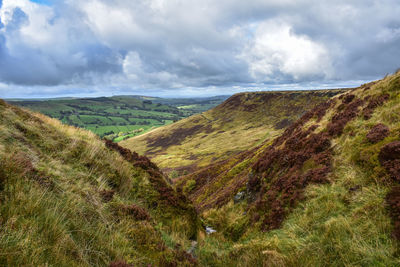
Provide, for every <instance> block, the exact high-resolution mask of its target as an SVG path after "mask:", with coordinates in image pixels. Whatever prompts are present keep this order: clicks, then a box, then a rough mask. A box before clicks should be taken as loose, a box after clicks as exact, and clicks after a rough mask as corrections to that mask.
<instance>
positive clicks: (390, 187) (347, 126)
mask: <svg viewBox="0 0 400 267" xmlns="http://www.w3.org/2000/svg"><path fill="white" fill-rule="evenodd" d="M399 181H400V72H398V73H396V74H394V75H392V76H388V77H386V78H385V79H383V80H381V81H378V82H374V83H370V84H366V85H363V86H361V87H359V88H355V89H353V90H351V91H349V92H347V93H344V94H341V95H338V96H335V97H333V98H332V99H330V100H328V101H327V102H324V103H322V104H320V105H318V106H317V107H315V108H314V109H313V110H311V111H309V112H307V113H306V114H304V115H303V116H302V117H301V118H300V119H299V120H297V121H296V122H295V123H293V124H292V125H291V126H290V127H289V128H287V129H286V130H285V131H284V132H283V134H282V135H280V136H279V137H278V138H276V139H274V140H269V141H266V142H264V143H263V144H261V145H260V146H259V147H257V148H255V149H253V150H251V151H247V152H244V153H242V154H240V155H237V156H235V157H231V158H229V159H227V160H225V161H221V162H217V163H214V164H213V165H211V166H208V167H206V168H204V169H202V170H199V171H197V172H196V173H194V174H189V175H187V176H185V177H182V178H180V179H179V180H178V182H177V186H178V188H180V189H181V190H182V191H183V192H185V193H186V194H187V195H188V196H189V197H190V198H191V199H192V200H193V201H194V203H195V205H196V207H197V208H198V210H199V211H201V212H202V215H203V216H204V218H205V221H206V222H207V224H208V225H210V226H212V227H213V228H215V229H216V230H217V233H215V234H213V235H210V236H208V237H207V238H206V239H205V240H203V241H202V242H201V244H200V249H199V252H198V255H199V261H200V263H201V264H203V265H213V266H229V265H235V264H236V265H239V266H328V265H329V266H399V264H400V258H399V256H398V255H399V252H400V251H399V250H398V243H397V242H398V241H396V239H399V238H400V234H399V233H400V220H399V214H400V208H399V207H400V189H399V188H400V186H399ZM217 255H218V257H217Z"/></svg>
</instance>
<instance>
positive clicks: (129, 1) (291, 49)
mask: <svg viewBox="0 0 400 267" xmlns="http://www.w3.org/2000/svg"><path fill="white" fill-rule="evenodd" d="M51 3H52V4H50V5H43V4H38V3H34V2H32V1H29V0H3V1H2V4H1V1H0V83H1V84H2V86H0V97H6V96H11V95H10V93H9V92H11V91H10V90H9V89H8V88H11V87H12V88H16V89H15V90H13V95H12V96H24V94H25V92H36V93H35V94H36V95H41V94H51V93H52V92H53V93H54V94H57V95H60V94H67V93H68V94H72V93H73V92H74V90H75V89H74V88H79V92H80V93H82V92H87V93H88V94H92V93H93V92H97V93H99V94H112V93H115V92H116V91H118V92H119V91H120V90H124V92H126V93H129V91H132V92H133V91H135V92H136V93H137V92H138V91H139V90H147V91H149V92H150V91H151V92H156V90H161V89H163V92H167V91H168V90H170V92H176V90H177V89H178V88H180V90H188V92H189V89H186V88H190V92H199V93H201V92H210V91H212V92H218V90H220V92H219V93H222V94H223V93H225V92H231V91H234V90H237V88H241V89H245V88H248V87H252V88H257V89H268V88H270V87H269V86H272V85H274V86H278V85H279V86H282V87H285V88H286V87H287V86H288V85H289V86H290V84H295V86H296V88H298V87H299V86H303V87H306V86H308V85H309V84H313V86H314V87H319V86H321V87H324V86H325V85H326V84H332V86H335V84H336V85H339V83H340V84H348V83H349V81H350V80H353V79H356V80H370V79H375V78H377V77H380V76H382V75H384V74H386V73H389V72H392V71H394V70H395V69H397V68H398V67H399V63H398V62H399V59H400V50H399V49H398V47H400V17H399V16H398V14H400V3H399V2H398V1H397V0H382V1H374V0H354V1H345V0H335V1H333V0H332V1H323V2H321V1H317V0H301V1H294V0H284V1H282V0H279V1H277V0H268V1H265V0H249V1H239V0H220V1H213V0H203V1H199V0H185V1H182V0H168V1H167V0H146V1H143V0H87V1H80V0H57V1H52V2H51ZM28 86H29V87H34V88H36V91H35V90H34V89H30V90H22V89H20V88H24V87H28ZM4 88H7V89H4ZM66 88H71V89H70V90H67V89H66ZM196 88H197V89H196ZM210 88H212V89H210ZM63 90H64V91H63ZM147 91H146V92H147ZM146 92H143V93H144V94H145V93H146ZM32 94H34V93H32ZM171 94H172V93H171Z"/></svg>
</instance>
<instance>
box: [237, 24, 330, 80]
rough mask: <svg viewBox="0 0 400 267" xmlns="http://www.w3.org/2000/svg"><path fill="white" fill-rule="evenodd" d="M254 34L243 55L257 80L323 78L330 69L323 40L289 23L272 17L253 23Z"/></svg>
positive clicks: (327, 75)
mask: <svg viewBox="0 0 400 267" xmlns="http://www.w3.org/2000/svg"><path fill="white" fill-rule="evenodd" d="M256 27H257V29H256V31H255V33H254V38H253V39H251V40H250V42H249V44H248V45H247V46H246V48H245V49H244V53H243V54H242V55H241V57H242V58H244V59H245V61H246V62H247V63H248V65H249V70H250V73H251V75H252V77H254V78H255V79H256V80H257V81H261V82H263V81H272V82H273V81H274V80H275V81H277V80H278V79H280V77H283V79H292V80H293V81H295V82H297V81H304V80H313V79H324V78H325V77H329V74H330V73H331V71H332V67H331V62H330V55H329V53H328V51H327V49H326V48H325V47H324V45H323V44H319V43H317V42H314V41H313V40H311V39H310V38H308V37H307V36H305V35H296V34H295V33H294V32H293V30H292V27H291V26H290V25H288V24H285V23H279V22H275V21H266V22H262V23H260V24H259V25H257V26H256Z"/></svg>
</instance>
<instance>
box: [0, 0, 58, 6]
mask: <svg viewBox="0 0 400 267" xmlns="http://www.w3.org/2000/svg"><path fill="white" fill-rule="evenodd" d="M1 1H2V0H0V3H1ZM30 1H31V2H34V3H37V4H41V5H47V6H49V5H51V2H52V1H51V0H30Z"/></svg>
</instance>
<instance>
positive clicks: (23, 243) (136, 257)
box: [0, 104, 197, 266]
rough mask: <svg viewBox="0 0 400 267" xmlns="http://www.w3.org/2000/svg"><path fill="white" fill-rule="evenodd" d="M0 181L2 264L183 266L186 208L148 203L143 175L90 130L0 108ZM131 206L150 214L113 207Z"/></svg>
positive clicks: (189, 223) (152, 194)
mask: <svg viewBox="0 0 400 267" xmlns="http://www.w3.org/2000/svg"><path fill="white" fill-rule="evenodd" d="M0 184H1V186H0V225H1V227H0V265H2V266H47V265H57V266H107V265H108V264H109V263H110V262H112V261H117V260H123V261H125V262H127V263H130V264H133V265H135V266H141V265H146V266H147V265H148V264H152V265H158V266H162V265H168V264H176V263H177V262H180V264H190V263H189V262H188V261H187V259H185V258H182V257H181V256H179V257H178V254H179V253H181V252H180V251H181V250H182V249H185V247H187V246H188V244H189V241H188V236H187V235H189V232H190V230H192V229H193V227H197V225H193V221H194V220H193V219H191V217H192V216H193V214H192V213H190V212H189V211H190V209H188V210H187V211H185V210H177V209H176V208H175V207H171V206H168V205H165V204H162V203H159V204H158V205H156V206H154V203H155V201H156V199H157V196H158V194H159V193H158V192H156V191H155V189H154V188H153V187H152V185H151V183H150V182H149V174H148V173H146V172H145V171H144V170H142V169H140V168H137V167H133V165H132V164H130V163H129V162H127V161H125V160H124V159H123V158H122V157H121V156H120V155H119V154H117V153H116V152H112V151H110V150H109V149H107V148H106V147H105V146H104V144H103V142H102V141H101V140H99V139H98V138H97V137H96V136H95V135H94V134H93V133H91V132H88V131H85V130H82V129H78V128H74V127H70V126H66V125H63V124H61V123H60V122H58V121H57V120H54V119H50V118H48V117H46V116H43V115H40V114H33V113H30V112H28V111H24V110H21V109H19V108H15V107H12V106H8V105H5V104H3V105H0ZM102 190H108V191H115V194H114V195H113V197H112V198H111V199H109V200H107V201H105V200H104V199H103V198H102V196H101V191H102ZM132 204H135V205H137V206H139V207H142V208H143V209H144V210H147V211H148V212H149V214H150V218H149V219H146V220H143V218H145V217H140V218H139V219H138V218H136V217H135V216H132V215H130V214H124V213H121V212H118V210H119V207H123V206H129V205H132ZM158 223H162V226H161V227H158V226H157V224H158ZM167 239H170V240H172V241H173V242H174V244H179V245H180V246H181V249H176V248H175V247H168V246H167V245H166V242H165V241H166V240H167Z"/></svg>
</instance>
